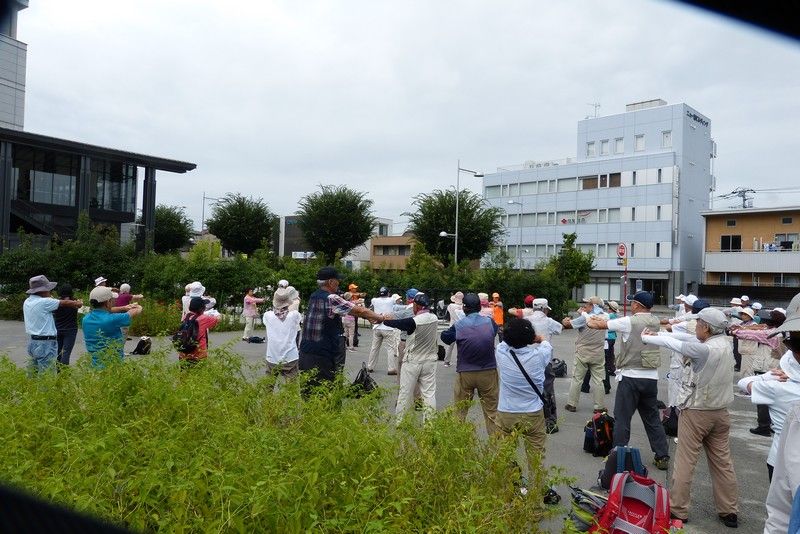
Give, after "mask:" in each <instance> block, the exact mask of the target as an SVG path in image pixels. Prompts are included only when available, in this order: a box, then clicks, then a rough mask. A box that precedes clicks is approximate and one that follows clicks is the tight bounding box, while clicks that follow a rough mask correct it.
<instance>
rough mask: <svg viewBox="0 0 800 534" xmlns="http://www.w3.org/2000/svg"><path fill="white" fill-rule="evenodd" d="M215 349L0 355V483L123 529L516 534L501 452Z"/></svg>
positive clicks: (378, 402) (448, 420)
mask: <svg viewBox="0 0 800 534" xmlns="http://www.w3.org/2000/svg"><path fill="white" fill-rule="evenodd" d="M252 372H253V370H252V369H248V368H247V366H246V364H244V363H243V361H242V359H241V358H240V357H239V356H237V355H235V354H232V353H230V352H227V351H226V350H225V349H218V350H212V351H211V355H210V357H209V359H208V361H206V362H203V363H201V364H199V365H198V366H197V367H195V368H193V369H191V370H189V371H181V370H180V368H179V367H178V366H177V365H176V364H174V363H171V362H169V361H168V359H167V357H166V354H165V353H163V352H161V353H157V354H152V355H150V356H148V357H145V358H140V359H133V360H126V361H124V362H122V363H114V362H111V363H109V366H108V367H107V368H106V369H105V370H103V371H93V370H92V369H90V368H89V366H88V362H87V358H86V357H85V356H84V357H83V358H81V359H80V360H79V361H78V363H77V364H76V365H73V366H70V367H69V368H67V369H64V370H63V371H62V372H61V373H59V374H57V375H56V374H52V375H46V376H39V377H35V378H29V377H28V376H27V375H26V373H25V371H24V370H20V369H18V368H17V367H16V366H15V365H14V364H13V363H12V362H10V361H9V360H8V359H5V358H3V359H0V405H2V406H3V409H2V410H0V446H2V450H3V454H2V455H0V478H2V479H3V480H4V481H5V482H6V483H11V484H13V485H17V486H19V487H22V488H25V489H27V490H29V491H32V492H34V493H35V494H38V495H40V496H42V497H44V498H46V499H49V500H54V501H57V502H60V503H64V504H66V505H67V506H71V507H74V508H77V509H79V510H82V511H84V512H87V513H91V514H94V515H97V516H100V517H103V518H106V519H109V520H111V521H114V522H117V523H120V524H124V525H126V526H129V527H131V528H134V529H136V530H145V531H150V530H164V531H168V532H199V531H203V532H205V531H231V532H237V531H249V532H273V531H280V532H301V531H308V530H321V531H326V532H386V531H390V532H401V531H402V532H410V531H423V530H424V531H428V532H451V531H458V532H462V531H465V532H522V531H531V530H536V528H537V524H538V523H539V521H540V520H541V519H542V518H543V517H544V515H545V514H546V512H547V511H546V510H545V509H544V508H543V507H542V505H541V499H540V498H539V497H538V496H537V495H540V494H541V488H533V487H532V488H531V491H530V493H529V496H528V497H527V498H522V497H519V496H518V492H517V491H516V489H515V487H514V485H513V483H512V481H513V480H514V479H515V477H517V473H516V469H515V467H514V466H513V465H512V458H513V457H514V455H515V447H514V446H513V445H512V444H511V443H510V442H499V443H498V442H492V441H490V442H485V441H482V440H480V439H478V438H477V437H476V435H475V431H474V429H473V427H472V426H471V425H470V424H465V423H462V422H460V421H458V420H457V419H456V418H455V417H453V416H452V414H451V413H450V412H443V413H441V414H437V415H436V416H435V417H433V418H432V419H431V420H430V422H429V423H428V424H426V425H425V426H417V425H413V424H404V425H401V426H400V427H399V428H398V427H395V425H394V418H393V417H392V414H390V413H388V412H387V410H386V408H385V405H386V403H385V400H384V399H382V398H381V396H380V393H377V394H373V395H370V396H367V397H365V398H361V399H352V398H349V397H348V396H347V388H345V387H344V386H343V385H342V384H339V385H338V386H337V387H335V388H332V389H331V390H329V391H327V392H326V393H325V394H320V395H317V396H312V397H311V398H309V399H308V400H304V399H303V398H302V397H301V395H300V387H299V383H297V382H295V383H292V384H288V385H284V386H280V387H278V389H277V390H275V391H273V387H274V386H275V384H274V381H273V379H272V378H270V377H264V376H262V375H260V374H259V375H258V376H260V378H258V379H256V380H252V379H248V378H247V377H248V376H253V373H252Z"/></svg>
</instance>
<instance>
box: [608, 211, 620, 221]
mask: <svg viewBox="0 0 800 534" xmlns="http://www.w3.org/2000/svg"><path fill="white" fill-rule="evenodd" d="M619 212H620V210H619V208H608V222H610V223H615V222H619Z"/></svg>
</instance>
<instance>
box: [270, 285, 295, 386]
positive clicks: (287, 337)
mask: <svg viewBox="0 0 800 534" xmlns="http://www.w3.org/2000/svg"><path fill="white" fill-rule="evenodd" d="M296 298H297V290H296V289H295V288H293V287H279V288H278V290H277V291H275V293H274V294H273V295H272V309H271V310H268V311H266V312H264V318H263V320H264V326H265V327H266V328H267V338H268V339H267V374H268V375H272V374H274V375H281V376H283V377H284V378H285V379H287V380H289V379H292V378H294V377H295V376H297V373H298V368H297V360H298V358H299V357H300V354H299V353H298V351H297V343H295V337H296V336H297V327H298V326H300V319H301V316H300V312H298V311H297V310H292V309H291V306H292V303H293V302H294V300H295V299H296Z"/></svg>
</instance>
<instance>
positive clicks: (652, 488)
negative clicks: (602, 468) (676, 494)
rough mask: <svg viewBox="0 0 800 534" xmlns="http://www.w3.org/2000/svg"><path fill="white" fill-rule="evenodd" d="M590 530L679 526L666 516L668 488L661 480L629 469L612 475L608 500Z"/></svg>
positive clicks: (611, 533)
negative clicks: (659, 481)
mask: <svg viewBox="0 0 800 534" xmlns="http://www.w3.org/2000/svg"><path fill="white" fill-rule="evenodd" d="M594 520H595V524H594V525H592V526H591V528H590V529H589V532H596V533H601V532H602V533H604V534H617V533H623V532H624V533H631V532H635V533H637V534H638V533H650V534H664V533H668V532H671V531H672V528H676V529H677V528H682V526H683V525H682V523H681V521H679V520H671V519H670V517H669V492H668V491H667V490H666V488H664V487H663V486H662V485H661V484H659V483H658V482H656V481H655V480H652V479H649V478H647V477H642V476H639V475H637V474H636V473H630V472H628V471H626V472H624V473H618V474H616V475H614V478H613V479H612V480H611V490H610V491H609V492H608V501H607V502H606V504H605V505H604V506H603V507H602V508H601V509H600V510H599V511H598V513H597V515H595V517H594Z"/></svg>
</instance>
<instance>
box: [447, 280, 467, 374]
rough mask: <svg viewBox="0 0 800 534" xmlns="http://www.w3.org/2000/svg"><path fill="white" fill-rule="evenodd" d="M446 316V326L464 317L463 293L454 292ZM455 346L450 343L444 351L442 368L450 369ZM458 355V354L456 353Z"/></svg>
mask: <svg viewBox="0 0 800 534" xmlns="http://www.w3.org/2000/svg"><path fill="white" fill-rule="evenodd" d="M447 316H448V318H449V320H450V324H449V325H448V326H453V325H454V324H456V322H458V321H460V320H461V319H463V318H464V317H465V316H464V293H462V292H461V291H456V292H455V293H453V294H452V295H451V296H450V304H448V305H447ZM455 348H456V344H455V343H451V344H450V345H448V346H447V348H446V349H445V351H444V366H445V367H450V360H452V358H453V351H455ZM456 354H458V353H456Z"/></svg>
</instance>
